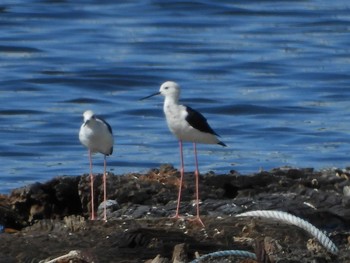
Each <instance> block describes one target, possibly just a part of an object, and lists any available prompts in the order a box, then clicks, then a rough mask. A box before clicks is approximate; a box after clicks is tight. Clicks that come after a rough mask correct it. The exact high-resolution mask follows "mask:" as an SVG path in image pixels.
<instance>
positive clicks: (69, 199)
mask: <svg viewBox="0 0 350 263" xmlns="http://www.w3.org/2000/svg"><path fill="white" fill-rule="evenodd" d="M178 174H179V173H178V171H177V170H176V169H174V168H173V167H172V166H171V165H162V166H161V167H160V168H157V169H152V170H150V171H149V172H148V173H147V174H137V173H132V174H126V175H121V176H119V175H118V176H115V175H113V174H108V176H107V192H108V199H111V200H116V201H117V203H118V204H114V205H112V206H111V207H109V208H108V214H107V217H108V222H104V221H102V220H96V221H90V220H88V215H89V211H88V209H87V208H88V207H89V199H90V192H89V178H88V175H82V176H76V177H70V176H62V177H56V178H53V179H51V180H49V181H47V182H45V183H34V184H32V185H28V186H24V187H21V188H18V189H14V190H13V191H12V192H11V193H10V194H9V195H1V198H0V204H1V205H0V208H1V211H0V212H1V213H0V214H1V216H0V224H1V225H3V226H4V227H5V230H6V232H5V233H3V234H1V238H0V249H1V250H0V251H1V252H0V261H1V262H2V261H3V260H5V259H6V261H4V262H24V259H32V261H31V262H39V261H40V260H44V259H47V258H54V257H55V256H56V257H58V256H62V255H65V254H67V253H69V252H70V251H72V250H79V251H82V253H83V254H84V255H85V254H86V253H87V254H86V255H88V256H86V258H88V259H87V260H85V261H84V262H146V261H147V260H148V259H149V260H151V259H154V258H156V257H157V255H158V254H159V255H160V258H163V259H164V260H165V259H167V260H168V262H172V261H171V258H172V257H173V254H172V253H173V251H175V249H174V248H175V247H176V246H177V245H179V244H184V247H183V249H185V248H186V249H185V251H186V253H185V254H186V255H187V256H186V259H184V260H183V261H179V262H189V261H191V260H193V259H194V254H195V252H198V253H199V254H201V255H203V254H206V253H210V252H215V251H220V250H223V249H242V248H243V249H244V250H247V251H250V252H253V253H256V254H259V253H260V254H261V253H263V254H264V253H265V256H268V257H269V260H270V262H311V261H312V260H313V261H312V262H347V263H349V262H350V253H349V250H350V180H349V178H350V176H349V174H347V173H346V172H344V171H342V170H333V169H329V170H327V171H326V170H323V171H314V170H313V169H310V168H306V169H296V168H285V167H282V168H277V169H273V170H271V171H269V172H267V171H262V172H260V173H256V174H252V175H239V174H236V173H234V172H232V174H225V175H214V174H212V173H208V174H206V175H201V177H200V180H199V181H200V186H199V190H200V199H201V204H200V211H201V215H202V220H203V222H204V224H205V228H201V227H200V226H198V225H196V224H194V223H192V222H191V221H189V220H186V219H185V220H182V219H181V220H174V219H171V218H169V217H171V216H172V215H174V213H175V209H176V201H177V200H176V198H177V189H178V184H179V177H178ZM184 180H185V182H184V186H183V193H182V194H183V198H182V200H181V206H180V213H181V214H182V215H185V216H186V218H187V219H189V218H190V217H191V215H192V214H194V206H193V197H194V190H195V188H194V176H193V173H185V178H184ZM101 182H102V180H101V175H97V176H96V179H95V185H96V192H95V194H96V204H100V203H101V200H102V193H103V191H102V189H101ZM254 210H278V211H284V212H288V213H290V214H293V215H295V216H298V217H300V218H302V219H304V220H306V221H307V222H309V223H311V224H313V225H314V226H315V227H317V228H319V229H320V230H322V231H325V232H326V234H327V235H328V237H329V238H330V239H331V240H332V241H333V242H334V243H335V244H336V246H337V247H338V248H339V253H338V255H337V256H334V255H332V253H329V252H327V250H326V249H325V248H324V247H322V245H320V244H319V242H318V241H315V240H314V239H313V238H312V237H311V236H310V235H309V234H308V233H306V232H305V231H304V230H302V229H298V228H297V227H295V226H291V225H288V224H284V223H281V222H276V221H275V220H269V219H262V218H259V217H257V218H251V217H247V218H237V217H235V216H236V215H237V214H240V213H243V212H247V211H254ZM97 215H98V218H101V213H100V211H98V212H97ZM9 232H11V233H9ZM50 236H55V237H56V238H57V239H58V240H59V241H58V240H56V239H55V238H52V240H51V238H50ZM34 237H35V238H34ZM95 239H96V240H98V242H97V241H96V240H95ZM54 241H55V242H54ZM22 243H26V244H27V246H28V247H27V248H25V249H24V248H23V246H22V245H21V244H22ZM28 244H30V245H28ZM42 246H46V247H48V248H47V249H40V248H41V247H42ZM269 249H272V251H273V253H272V252H271V251H269ZM104 251H109V252H108V253H107V254H106V253H105V252H104ZM117 252H118V253H117ZM158 260H160V259H158ZM213 260H214V259H213ZM230 260H231V261H228V262H241V261H236V260H238V259H236V258H232V259H230ZM293 260H294V261H293ZM42 262H44V261H42ZM77 262H83V261H77ZM159 262H161V261H159ZM164 262H166V261H164ZM203 262H216V261H215V260H214V261H210V259H209V261H203ZM246 262H250V261H246ZM251 262H256V261H251ZM266 262H268V261H266Z"/></svg>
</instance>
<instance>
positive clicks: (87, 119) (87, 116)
mask: <svg viewBox="0 0 350 263" xmlns="http://www.w3.org/2000/svg"><path fill="white" fill-rule="evenodd" d="M83 117H84V126H86V125H87V124H88V123H89V122H90V121H91V120H93V119H95V114H94V112H93V111H92V110H87V111H85V112H84V114H83Z"/></svg>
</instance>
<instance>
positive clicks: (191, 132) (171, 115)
mask: <svg viewBox="0 0 350 263" xmlns="http://www.w3.org/2000/svg"><path fill="white" fill-rule="evenodd" d="M156 95H163V96H164V97H165V100H164V106H163V110H164V113H165V117H166V121H167V124H168V127H169V129H170V131H171V132H172V133H173V134H174V135H175V136H176V137H177V138H178V139H179V146H180V161H181V170H180V174H181V177H180V187H179V193H178V199H177V208H176V214H175V216H174V217H175V218H178V217H179V207H180V200H181V188H182V181H183V175H184V170H185V169H184V160H183V150H182V141H189V142H193V149H194V156H195V164H196V170H195V177H196V205H197V217H196V220H197V221H198V222H199V223H200V224H201V225H202V226H204V224H203V222H202V220H201V219H200V217H199V190H198V179H199V171H198V158H197V146H196V143H206V144H220V145H222V146H226V144H224V143H223V142H222V141H220V140H219V139H218V136H219V135H218V134H217V133H216V132H215V131H214V130H213V129H212V128H211V127H210V126H209V124H208V122H207V119H206V118H205V117H204V116H203V115H202V114H201V113H199V112H198V111H195V110H194V109H192V108H190V107H188V106H184V105H180V104H179V97H180V86H179V85H178V84H177V83H176V82H173V81H166V82H164V83H163V84H162V85H161V86H160V89H159V92H157V93H154V94H152V95H149V96H147V97H144V98H142V99H141V100H143V99H147V98H150V97H153V96H156Z"/></svg>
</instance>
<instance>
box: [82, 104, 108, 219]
mask: <svg viewBox="0 0 350 263" xmlns="http://www.w3.org/2000/svg"><path fill="white" fill-rule="evenodd" d="M83 117H84V123H83V124H82V125H81V127H80V131H79V140H80V142H81V143H82V144H83V145H84V146H85V147H86V148H88V154H89V162H90V187H91V220H95V207H94V176H93V174H92V158H91V155H92V154H93V153H102V154H103V155H104V170H103V200H104V211H103V220H105V221H107V213H106V199H107V190H106V166H107V164H106V163H107V161H106V156H109V155H111V154H112V153H113V144H114V138H113V132H112V128H111V126H110V125H109V124H108V123H107V122H106V121H105V120H103V119H102V118H98V117H96V115H95V114H94V113H93V111H91V110H87V111H85V112H84V114H83Z"/></svg>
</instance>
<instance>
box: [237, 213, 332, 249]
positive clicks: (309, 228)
mask: <svg viewBox="0 0 350 263" xmlns="http://www.w3.org/2000/svg"><path fill="white" fill-rule="evenodd" d="M236 216H237V217H243V216H244V217H245V216H252V217H264V218H268V219H276V220H279V221H281V222H284V223H289V224H292V225H295V226H297V227H300V228H302V229H304V230H305V231H306V232H308V233H310V234H311V235H312V236H313V237H315V238H316V239H317V240H318V241H319V242H320V243H321V244H322V245H323V246H324V247H325V248H326V249H327V251H329V252H331V253H332V254H334V255H337V254H338V248H337V246H336V245H335V244H334V243H333V242H332V241H331V240H330V239H329V238H328V237H327V236H326V235H325V234H324V233H322V232H321V231H320V230H319V229H318V228H316V227H315V226H314V225H312V224H310V223H309V222H307V221H305V220H303V219H301V218H300V217H296V216H294V215H291V214H289V213H286V212H281V211H273V210H256V211H249V212H245V213H242V214H238V215H236Z"/></svg>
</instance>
